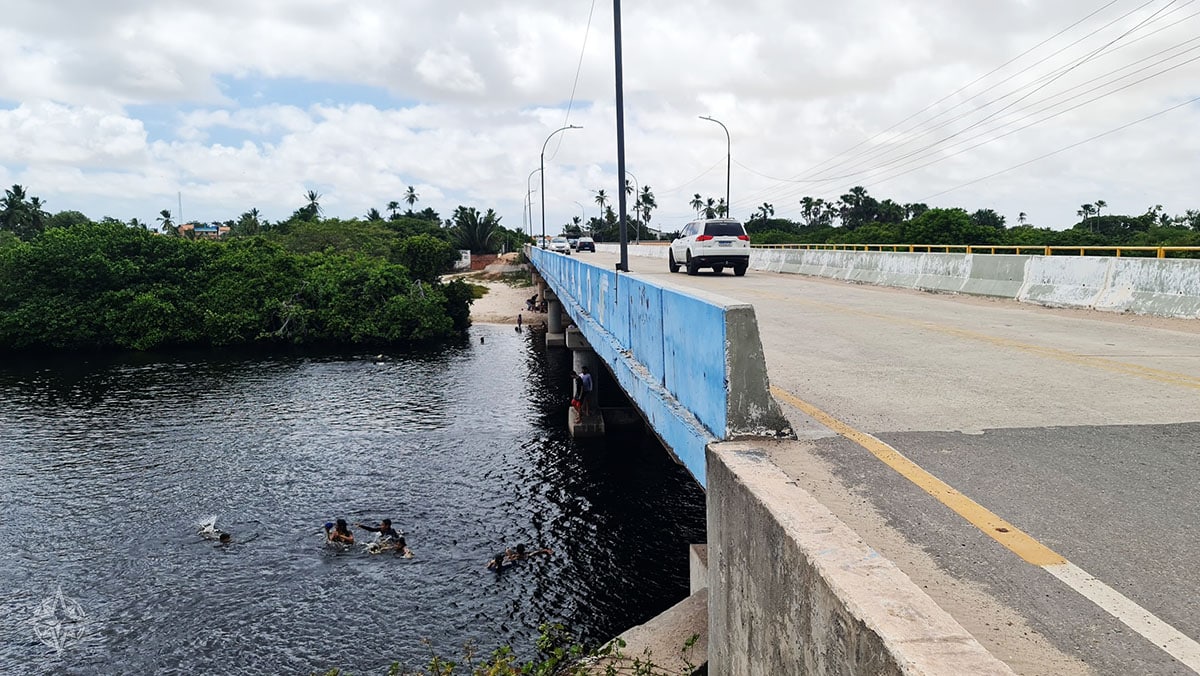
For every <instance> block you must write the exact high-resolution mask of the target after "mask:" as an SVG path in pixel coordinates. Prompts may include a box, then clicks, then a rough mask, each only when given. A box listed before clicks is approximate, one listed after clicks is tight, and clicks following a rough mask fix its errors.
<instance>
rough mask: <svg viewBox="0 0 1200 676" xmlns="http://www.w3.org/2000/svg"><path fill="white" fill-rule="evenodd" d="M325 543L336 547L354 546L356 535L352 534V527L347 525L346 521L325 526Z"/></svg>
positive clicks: (340, 520)
mask: <svg viewBox="0 0 1200 676" xmlns="http://www.w3.org/2000/svg"><path fill="white" fill-rule="evenodd" d="M325 542H327V543H329V544H336V545H352V544H354V533H351V532H350V526H349V525H347V524H346V520H345V519H338V520H337V522H336V523H326V524H325Z"/></svg>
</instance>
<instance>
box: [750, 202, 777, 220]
mask: <svg viewBox="0 0 1200 676" xmlns="http://www.w3.org/2000/svg"><path fill="white" fill-rule="evenodd" d="M774 215H775V205H773V204H770V203H768V202H763V203H762V206H760V207H759V208H758V210H757V211H755V212H754V215H753V216H752V218H762V220H763V222H764V223H766V221H767V219H768V218H770V217H772V216H774Z"/></svg>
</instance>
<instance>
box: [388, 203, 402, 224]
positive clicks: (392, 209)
mask: <svg viewBox="0 0 1200 676" xmlns="http://www.w3.org/2000/svg"><path fill="white" fill-rule="evenodd" d="M387 210H388V211H390V212H391V216H392V220H395V218H396V212H397V211H400V203H399V202H397V201H396V200H392V201H391V202H388V205H387Z"/></svg>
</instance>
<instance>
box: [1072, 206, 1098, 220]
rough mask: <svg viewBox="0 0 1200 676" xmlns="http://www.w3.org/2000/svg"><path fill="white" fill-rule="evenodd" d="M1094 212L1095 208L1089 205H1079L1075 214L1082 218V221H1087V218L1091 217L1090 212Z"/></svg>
mask: <svg viewBox="0 0 1200 676" xmlns="http://www.w3.org/2000/svg"><path fill="white" fill-rule="evenodd" d="M1095 210H1096V207H1094V206H1092V205H1091V204H1081V205H1079V211H1076V212H1075V213H1076V214H1077V215H1079V216H1082V217H1083V219H1084V220H1087V218H1088V217H1089V216H1091V215H1092V212H1093V211H1095Z"/></svg>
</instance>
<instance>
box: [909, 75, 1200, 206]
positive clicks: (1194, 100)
mask: <svg viewBox="0 0 1200 676" xmlns="http://www.w3.org/2000/svg"><path fill="white" fill-rule="evenodd" d="M1197 102H1200V96H1196V97H1194V98H1191V99H1188V100H1187V101H1183V102H1181V103H1177V104H1175V105H1173V106H1170V107H1169V108H1164V109H1163V110H1160V111H1158V112H1157V113H1152V114H1150V115H1147V116H1145V117H1142V118H1139V119H1136V120H1134V121H1133V122H1129V123H1127V124H1123V125H1121V126H1119V127H1116V128H1114V129H1109V130H1108V131H1106V132H1102V133H1099V134H1096V135H1095V136H1091V137H1089V138H1086V139H1084V140H1082V141H1078V142H1076V143H1072V144H1071V145H1068V146H1063V147H1062V148H1059V149H1058V150H1054V151H1051V152H1048V153H1046V154H1044V155H1039V156H1037V157H1035V158H1033V159H1031V160H1026V161H1024V162H1021V163H1020V164H1014V165H1013V166H1011V167H1008V168H1007V169H1001V170H1000V171H997V172H995V173H991V174H988V175H987V176H981V177H979V178H977V179H974V180H972V181H967V182H966V183H960V184H959V185H956V186H954V187H953V188H947V189H945V190H943V191H941V192H937V193H934V194H932V195H929V196H928V197H922V198H921V199H922V200H929V199H933V198H934V197H940V196H942V195H945V194H946V193H951V192H954V191H955V190H958V189H959V188H965V187H967V186H969V185H975V184H976V183H979V182H980V181H986V180H988V179H990V178H995V177H997V176H1000V175H1001V174H1006V173H1008V172H1010V171H1012V170H1014V169H1020V168H1021V167H1024V166H1027V165H1030V164H1033V163H1034V162H1039V161H1041V160H1044V159H1046V158H1047V157H1053V156H1054V155H1058V154H1060V153H1064V152H1066V151H1068V150H1072V149H1074V148H1078V147H1079V146H1081V145H1084V144H1086V143H1091V142H1092V141H1095V140H1096V139H1100V138H1103V137H1105V136H1109V135H1111V134H1115V133H1117V132H1119V131H1122V130H1125V129H1128V128H1129V127H1133V126H1135V125H1138V124H1141V123H1143V122H1146V121H1147V120H1151V119H1154V118H1156V117H1159V116H1162V115H1165V114H1167V113H1169V112H1171V111H1173V110H1176V109H1179V108H1183V107H1184V106H1189V105H1191V104H1193V103H1197Z"/></svg>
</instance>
